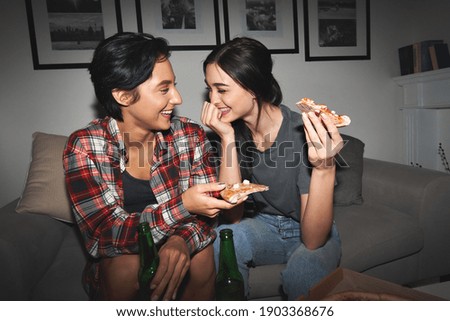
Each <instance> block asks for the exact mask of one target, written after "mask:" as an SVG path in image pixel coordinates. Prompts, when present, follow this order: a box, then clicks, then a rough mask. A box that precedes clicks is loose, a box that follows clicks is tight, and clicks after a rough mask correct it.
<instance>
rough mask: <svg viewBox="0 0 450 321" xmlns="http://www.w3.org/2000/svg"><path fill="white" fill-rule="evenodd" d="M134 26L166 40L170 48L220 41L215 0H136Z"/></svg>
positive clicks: (210, 45)
mask: <svg viewBox="0 0 450 321" xmlns="http://www.w3.org/2000/svg"><path fill="white" fill-rule="evenodd" d="M136 16H137V28H138V31H139V32H146V33H150V34H152V35H154V36H156V37H163V38H166V39H167V40H168V41H169V44H170V48H171V49H172V50H210V49H212V48H214V47H215V46H216V45H218V44H220V26H219V7H218V0H208V1H200V0H136Z"/></svg>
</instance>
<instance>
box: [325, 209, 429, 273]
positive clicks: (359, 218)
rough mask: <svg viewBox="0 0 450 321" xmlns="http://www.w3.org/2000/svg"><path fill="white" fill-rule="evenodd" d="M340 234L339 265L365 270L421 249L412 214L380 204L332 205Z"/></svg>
mask: <svg viewBox="0 0 450 321" xmlns="http://www.w3.org/2000/svg"><path fill="white" fill-rule="evenodd" d="M334 213H335V219H336V224H337V227H338V230H339V233H340V235H341V241H342V258H341V264H340V265H341V266H342V267H344V268H348V269H351V270H354V271H358V272H361V271H365V270H367V269H369V268H372V267H374V266H377V265H380V264H384V263H386V262H390V261H392V260H397V259H399V258H401V257H405V256H408V255H411V254H413V253H416V252H418V251H420V250H421V249H422V248H423V246H424V240H423V231H422V229H421V227H420V225H419V224H420V223H419V222H418V221H417V220H416V219H414V218H412V217H411V216H409V215H407V214H404V213H402V212H399V211H396V210H393V209H391V208H388V207H385V206H380V205H370V204H364V205H353V206H347V207H335V209H334Z"/></svg>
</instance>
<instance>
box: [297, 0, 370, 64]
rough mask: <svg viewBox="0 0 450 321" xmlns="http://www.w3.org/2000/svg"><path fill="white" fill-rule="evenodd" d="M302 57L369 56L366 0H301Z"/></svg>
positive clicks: (318, 58)
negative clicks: (302, 18)
mask: <svg viewBox="0 0 450 321" xmlns="http://www.w3.org/2000/svg"><path fill="white" fill-rule="evenodd" d="M303 13H304V26H305V28H304V29H305V60H306V61H323V60H364V59H370V0H304V1H303Z"/></svg>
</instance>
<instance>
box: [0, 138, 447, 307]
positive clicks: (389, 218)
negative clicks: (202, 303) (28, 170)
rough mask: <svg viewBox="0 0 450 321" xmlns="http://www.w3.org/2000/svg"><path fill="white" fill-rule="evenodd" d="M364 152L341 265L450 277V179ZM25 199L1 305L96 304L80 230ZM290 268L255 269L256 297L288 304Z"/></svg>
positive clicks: (0, 251)
mask: <svg viewBox="0 0 450 321" xmlns="http://www.w3.org/2000/svg"><path fill="white" fill-rule="evenodd" d="M347 138H349V137H347ZM351 140H352V141H353V144H354V145H358V144H357V143H358V142H359V141H357V140H354V139H351ZM359 144H360V145H361V144H362V143H360V142H359ZM46 145H48V144H46ZM348 146H352V144H350V145H348ZM36 148H37V146H35V145H33V149H36ZM58 148H61V146H59V147H58ZM57 150H58V149H57ZM344 150H347V151H349V152H351V151H352V150H353V149H352V148H350V147H346V149H345V148H344ZM58 153H59V150H58ZM359 154H360V156H358V157H360V158H361V163H360V164H359V165H358V164H357V163H355V161H354V160H351V158H352V157H354V156H355V155H351V153H350V154H348V155H346V156H345V157H343V160H345V162H341V163H345V164H346V165H349V166H344V167H347V170H348V169H352V170H353V169H356V170H357V172H358V171H359V172H360V174H361V177H360V179H359V180H358V173H356V174H355V173H353V174H352V175H353V177H351V175H350V176H348V177H350V178H348V180H349V182H347V183H351V184H350V185H351V187H352V186H353V187H354V186H356V187H357V188H358V187H361V188H362V191H359V192H358V190H356V194H355V195H353V196H354V197H352V199H351V200H349V202H347V203H346V202H343V203H341V204H339V202H338V201H337V200H336V206H335V219H336V222H337V225H338V228H339V231H340V235H341V239H342V260H341V264H340V265H341V266H342V267H344V268H347V269H351V270H354V271H358V272H363V273H366V274H369V275H372V276H375V277H379V278H381V279H384V280H388V281H392V282H395V283H398V284H408V283H411V282H416V281H419V280H423V279H427V278H431V277H437V276H442V275H447V274H450V232H449V231H450V175H449V174H446V173H443V172H438V171H432V170H427V169H421V168H415V167H412V166H407V165H400V164H395V163H390V162H385V161H380V160H374V159H366V158H364V159H362V152H361V153H359ZM59 155H60V154H59ZM358 157H357V158H358ZM340 175H341V174H339V172H338V181H339V180H340V182H338V183H339V184H338V186H337V194H340V193H341V194H342V196H343V198H344V200H345V197H347V196H348V195H351V194H352V193H355V191H354V190H353V191H351V190H350V189H347V187H348V185H349V184H347V187H346V182H345V175H344V176H342V175H341V176H340ZM51 185H52V184H51ZM340 186H343V187H345V189H344V190H342V189H341V190H339V188H340ZM361 192H362V199H361ZM55 197H56V196H55ZM22 198H23V196H22ZM17 202H18V200H14V201H12V202H11V203H10V204H8V205H6V206H4V207H3V208H1V209H0V222H2V228H1V229H0V257H1V258H2V264H1V265H0V300H86V299H88V297H87V295H86V293H85V292H84V290H83V288H82V284H81V273H82V270H83V267H84V264H85V261H86V258H87V256H86V253H85V251H84V249H83V246H82V243H81V241H80V238H79V235H78V231H77V228H76V226H74V224H73V223H67V222H62V221H60V220H58V219H55V218H54V217H50V216H48V215H42V214H43V213H39V214H36V213H32V211H33V210H32V209H31V210H30V209H28V210H27V211H26V212H29V213H26V212H25V213H24V211H23V210H22V211H21V212H22V213H17V212H16V205H17ZM282 268H283V265H271V266H263V267H256V268H254V269H252V270H251V273H250V285H251V297H250V299H255V300H278V299H281V298H282V296H281V293H280V279H279V272H280V271H281V270H282Z"/></svg>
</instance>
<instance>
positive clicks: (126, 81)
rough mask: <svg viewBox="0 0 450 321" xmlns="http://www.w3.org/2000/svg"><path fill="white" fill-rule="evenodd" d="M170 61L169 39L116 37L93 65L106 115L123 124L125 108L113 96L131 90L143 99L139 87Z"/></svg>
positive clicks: (104, 44) (94, 80)
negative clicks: (159, 65)
mask: <svg viewBox="0 0 450 321" xmlns="http://www.w3.org/2000/svg"><path fill="white" fill-rule="evenodd" d="M169 57H170V50H169V45H168V42H167V40H166V39H164V38H156V37H154V36H152V35H150V34H145V33H133V32H124V33H118V34H115V35H113V36H111V37H109V38H107V39H105V40H103V41H102V42H100V44H99V45H98V46H97V48H96V49H95V51H94V56H93V58H92V62H91V63H90V65H89V72H90V75H91V80H92V83H93V85H94V90H95V95H96V96H97V99H98V101H99V102H100V104H101V105H102V106H103V108H104V109H105V111H106V114H107V115H109V116H111V117H113V118H114V119H117V120H123V118H122V110H121V108H120V107H121V106H120V105H119V104H118V103H117V102H116V100H115V99H114V97H113V95H112V91H113V90H114V89H121V90H128V91H131V92H132V93H133V97H134V99H135V100H137V99H139V96H138V93H137V91H136V87H138V86H139V85H140V84H142V83H143V82H144V81H146V80H147V79H149V78H150V76H151V75H152V73H153V68H154V67H155V64H156V63H157V62H159V61H164V60H166V59H168V58H169Z"/></svg>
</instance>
